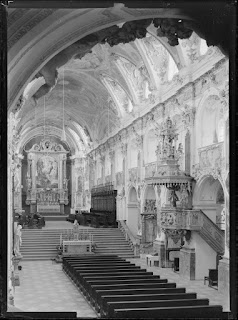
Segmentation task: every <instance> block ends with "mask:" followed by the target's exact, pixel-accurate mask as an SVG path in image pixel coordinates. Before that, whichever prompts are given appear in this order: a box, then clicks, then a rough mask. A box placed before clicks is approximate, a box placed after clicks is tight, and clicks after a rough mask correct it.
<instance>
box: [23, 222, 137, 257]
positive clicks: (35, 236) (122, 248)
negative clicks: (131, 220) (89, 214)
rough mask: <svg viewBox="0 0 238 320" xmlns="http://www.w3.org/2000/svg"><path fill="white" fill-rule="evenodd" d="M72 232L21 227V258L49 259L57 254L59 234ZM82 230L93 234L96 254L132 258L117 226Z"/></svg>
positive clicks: (129, 249) (127, 244)
mask: <svg viewBox="0 0 238 320" xmlns="http://www.w3.org/2000/svg"><path fill="white" fill-rule="evenodd" d="M67 231H68V232H72V229H46V228H44V229H23V230H22V246H21V249H20V251H21V254H22V256H23V260H24V261H26V260H31V261H32V260H50V259H52V258H55V257H56V255H57V249H56V247H57V245H59V244H60V234H61V233H64V234H65V233H66V232H67ZM82 232H84V233H85V232H88V233H91V234H92V235H93V241H94V243H95V244H96V249H95V253H96V254H116V255H118V256H120V257H123V258H133V257H134V254H133V251H132V249H131V247H130V245H129V243H128V242H127V241H126V240H125V237H124V235H123V234H122V232H121V231H120V230H119V229H117V228H87V227H85V228H82Z"/></svg>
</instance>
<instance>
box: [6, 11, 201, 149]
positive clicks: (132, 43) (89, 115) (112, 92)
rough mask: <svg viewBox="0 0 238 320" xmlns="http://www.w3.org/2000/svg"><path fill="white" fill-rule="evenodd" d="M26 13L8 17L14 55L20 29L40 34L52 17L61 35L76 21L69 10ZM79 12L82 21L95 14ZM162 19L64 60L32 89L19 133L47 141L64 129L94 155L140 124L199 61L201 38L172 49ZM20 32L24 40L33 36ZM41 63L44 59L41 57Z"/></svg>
mask: <svg viewBox="0 0 238 320" xmlns="http://www.w3.org/2000/svg"><path fill="white" fill-rule="evenodd" d="M108 10H109V9H107V10H106V11H105V9H103V10H102V9H100V10H99V12H101V13H102V12H103V17H104V18H103V19H104V20H105V16H106V17H110V18H111V19H114V20H115V12H116V9H114V11H113V9H112V10H111V9H110V10H109V11H108ZM19 11H21V10H20V9H19V10H12V12H11V13H10V15H9V21H8V22H9V43H8V45H9V50H10V49H11V48H12V47H14V45H16V44H17V40H16V39H15V37H16V36H17V35H18V36H19V31H18V28H17V26H18V27H19V26H20V22H21V23H23V24H24V23H25V24H27V25H29V24H30V25H31V28H38V30H37V31H36V35H37V33H39V34H40V28H41V23H42V21H44V22H45V25H47V24H46V21H47V23H48V20H49V19H50V17H54V19H56V20H55V21H56V22H58V24H57V27H58V28H59V31H58V32H60V26H63V25H64V23H66V21H69V19H70V17H71V19H72V21H74V13H73V12H72V13H70V15H69V17H68V18H67V19H68V20H67V19H66V16H65V17H64V10H53V9H52V10H51V9H47V10H41V9H34V10H33V9H32V10H30V9H26V10H22V11H21V12H22V15H20V14H19ZM76 11H79V13H78V14H82V16H84V15H85V16H87V14H88V13H89V12H90V10H76ZM91 11H92V10H91ZM121 11H123V10H122V9H121ZM175 11H176V10H175ZM123 12H124V13H123V14H125V10H124V11H123ZM126 12H127V14H128V10H127V11H126ZM134 12H135V13H136V12H137V13H138V10H135V11H134ZM148 12H149V11H148ZM151 13H152V12H150V14H151ZM14 19H15V21H14ZM47 19H48V20H47ZM52 19H53V18H52ZM124 19H125V18H124ZM155 20H156V19H154V20H153V19H151V18H149V19H144V20H139V22H138V21H135V22H126V23H124V22H121V23H119V24H117V25H113V26H112V27H109V28H107V29H105V30H103V29H102V30H101V31H97V32H96V33H94V34H91V35H88V36H86V37H85V38H83V39H82V40H79V41H78V42H75V43H73V44H70V45H68V47H65V49H64V50H63V51H61V52H59V53H57V54H56V55H55V56H54V57H53V58H52V59H51V60H49V61H48V62H47V63H46V65H45V66H43V68H42V69H40V70H39V71H38V72H37V73H35V75H34V76H33V77H32V78H31V79H30V80H29V81H28V83H27V84H26V85H25V89H24V92H23V95H22V96H21V99H22V101H23V103H21V108H19V110H17V117H18V118H19V119H20V121H19V123H18V128H19V133H24V134H25V133H27V134H28V135H29V134H30V133H29V132H30V131H31V130H33V129H36V128H38V129H39V134H42V131H44V129H42V128H43V127H45V126H47V128H48V129H47V133H48V134H51V133H52V132H53V131H54V130H56V131H57V130H58V131H57V132H60V130H62V128H63V123H64V125H65V130H66V133H67V134H68V135H70V136H71V138H72V139H73V140H75V142H76V144H77V143H79V144H80V145H81V146H83V149H84V150H85V152H88V151H90V148H93V147H95V145H97V144H100V143H101V142H102V141H103V140H105V139H106V138H108V137H110V135H113V134H115V133H116V132H117V131H119V130H121V129H122V128H123V126H124V125H125V123H128V121H129V122H130V121H133V120H134V119H135V117H136V116H138V114H139V113H140V112H141V111H142V110H143V108H145V106H146V107H151V108H152V107H153V106H154V105H156V103H157V101H158V99H159V92H160V89H161V87H162V86H165V85H166V83H168V82H169V81H171V80H172V79H173V78H174V77H176V75H177V74H178V72H179V71H180V70H181V69H183V68H186V66H187V65H189V63H191V61H190V60H191V59H190V58H191V57H192V58H194V59H197V58H198V56H199V50H198V49H197V48H198V47H199V46H200V42H201V39H200V38H199V37H198V36H197V35H196V34H195V33H193V34H192V36H191V37H190V38H191V39H192V41H193V42H192V44H191V43H190V38H188V39H184V40H183V39H179V42H178V45H176V46H173V47H171V46H170V45H169V43H168V39H167V38H165V37H159V36H157V33H158V32H157V29H156V28H155V26H157V25H158V21H157V20H156V21H157V22H156V23H155ZM177 20H178V19H177ZM55 21H54V23H55ZM152 22H153V23H152ZM47 26H48V27H49V25H47ZM19 28H20V27H19ZM49 28H50V27H49ZM20 29H21V30H22V34H21V36H22V37H23V38H24V39H25V37H26V35H27V32H26V33H25V30H26V29H25V28H20ZM55 30H57V28H56V27H55ZM186 32H188V30H187V31H186ZM189 33H190V34H191V30H190V31H189ZM14 35H15V36H14ZM98 39H99V40H98ZM25 46H27V42H26V45H25ZM76 47H77V48H76ZM187 48H189V49H190V51H189V50H188V49H187ZM186 50H187V51H189V54H190V56H189V54H188V53H187V51H186ZM9 52H11V50H10V51H9ZM72 52H73V53H72ZM11 57H12V56H11V54H10V53H9V58H11ZM39 59H42V60H43V58H41V57H40V56H39ZM57 59H58V60H57ZM13 60H14V59H13ZM62 61H63V62H62ZM53 65H54V67H52V66H53ZM9 70H10V71H11V67H9ZM52 75H53V78H52ZM44 89H46V90H45V91H44ZM43 91H44V93H43V94H42V92H43ZM63 109H64V110H63ZM75 123H76V124H77V125H78V128H76V126H75ZM80 128H81V129H82V130H81V129H80ZM34 132H37V130H35V131H34ZM83 132H84V134H85V132H86V134H85V137H83ZM80 148H81V147H80ZM81 149H82V148H81Z"/></svg>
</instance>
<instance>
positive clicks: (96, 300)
mask: <svg viewBox="0 0 238 320" xmlns="http://www.w3.org/2000/svg"><path fill="white" fill-rule="evenodd" d="M94 290H95V294H94V295H93V297H92V298H91V301H92V303H93V305H94V306H95V307H97V308H98V309H100V306H101V305H102V297H105V296H113V295H131V296H133V295H148V294H163V295H168V294H179V293H185V292H186V289H185V288H136V289H106V290H105V289H104V290H101V289H100V290H99V289H97V288H95V289H94Z"/></svg>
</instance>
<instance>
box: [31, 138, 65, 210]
mask: <svg viewBox="0 0 238 320" xmlns="http://www.w3.org/2000/svg"><path fill="white" fill-rule="evenodd" d="M26 152H27V163H28V164H27V165H28V167H27V175H26V181H27V198H26V204H28V205H30V212H31V213H35V212H38V213H53V212H54V213H62V214H63V213H64V206H65V205H67V204H68V181H69V179H67V177H66V160H67V153H68V151H67V150H65V149H64V147H63V146H62V145H61V144H58V143H55V142H52V141H51V140H50V139H43V140H41V142H40V143H39V144H34V145H33V146H32V148H31V149H29V150H26Z"/></svg>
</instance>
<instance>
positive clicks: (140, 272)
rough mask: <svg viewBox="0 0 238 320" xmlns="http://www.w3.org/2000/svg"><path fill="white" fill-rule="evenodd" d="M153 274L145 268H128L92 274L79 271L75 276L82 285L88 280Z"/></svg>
mask: <svg viewBox="0 0 238 320" xmlns="http://www.w3.org/2000/svg"><path fill="white" fill-rule="evenodd" d="M149 275H152V276H153V273H152V272H149V273H148V274H147V272H145V271H144V270H134V271H131V272H129V271H128V270H126V271H123V272H122V271H120V272H111V273H109V272H108V273H105V274H102V273H94V274H90V273H81V272H78V273H77V275H75V276H74V278H75V282H76V284H77V285H81V286H85V282H86V281H87V280H90V279H91V280H100V279H101V280H110V279H111V280H120V279H125V278H129V279H133V278H136V279H139V278H143V277H145V276H149Z"/></svg>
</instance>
